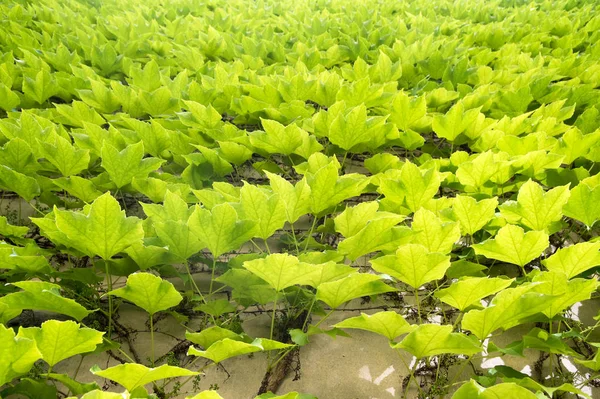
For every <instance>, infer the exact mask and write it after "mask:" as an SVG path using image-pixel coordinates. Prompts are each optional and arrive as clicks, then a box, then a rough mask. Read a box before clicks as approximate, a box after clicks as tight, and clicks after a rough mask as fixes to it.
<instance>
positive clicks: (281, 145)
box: [249, 119, 308, 155]
mask: <svg viewBox="0 0 600 399" xmlns="http://www.w3.org/2000/svg"><path fill="white" fill-rule="evenodd" d="M261 123H262V125H263V128H264V129H265V131H264V132H262V131H260V130H257V131H255V132H252V133H250V134H249V137H250V143H251V144H252V145H253V146H254V147H257V148H260V149H262V150H264V151H266V152H267V153H269V154H283V155H290V154H292V153H293V152H294V151H295V150H296V149H297V148H298V147H300V146H301V145H302V142H303V140H304V138H305V137H308V133H307V132H305V131H304V130H302V129H300V128H299V127H298V126H297V125H295V124H293V123H292V124H290V125H288V126H283V125H282V124H281V123H279V122H277V121H274V120H270V119H261Z"/></svg>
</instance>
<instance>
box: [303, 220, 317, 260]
mask: <svg viewBox="0 0 600 399" xmlns="http://www.w3.org/2000/svg"><path fill="white" fill-rule="evenodd" d="M316 224H317V215H314V219H313V222H312V225H311V226H310V230H309V231H308V236H307V237H306V243H305V244H304V252H306V250H307V249H308V244H309V242H310V237H311V236H312V233H313V230H314V229H315V225H316Z"/></svg>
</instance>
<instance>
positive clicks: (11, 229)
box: [0, 216, 29, 237]
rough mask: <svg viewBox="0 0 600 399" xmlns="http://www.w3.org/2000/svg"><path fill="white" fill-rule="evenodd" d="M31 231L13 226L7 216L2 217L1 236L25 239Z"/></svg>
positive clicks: (0, 217)
mask: <svg viewBox="0 0 600 399" xmlns="http://www.w3.org/2000/svg"><path fill="white" fill-rule="evenodd" d="M28 231H29V227H27V226H13V225H12V224H9V223H8V219H7V218H6V216H0V235H3V236H4V237H23V236H24V235H25V234H27V232H28Z"/></svg>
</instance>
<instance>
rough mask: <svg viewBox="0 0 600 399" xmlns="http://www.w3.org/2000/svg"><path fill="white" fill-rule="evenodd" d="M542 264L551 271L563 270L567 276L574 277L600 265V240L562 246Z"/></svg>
mask: <svg viewBox="0 0 600 399" xmlns="http://www.w3.org/2000/svg"><path fill="white" fill-rule="evenodd" d="M542 264H543V265H544V266H546V269H548V270H550V271H556V272H562V273H564V274H565V275H566V276H567V278H573V277H575V276H577V275H579V274H581V273H583V272H585V271H587V270H589V269H591V268H593V267H596V266H599V265H600V242H580V243H578V244H575V245H571V246H569V247H566V248H560V249H558V250H557V251H556V252H555V253H554V254H553V255H552V256H550V257H549V258H546V259H544V260H543V261H542Z"/></svg>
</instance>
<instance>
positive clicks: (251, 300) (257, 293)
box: [215, 269, 277, 306]
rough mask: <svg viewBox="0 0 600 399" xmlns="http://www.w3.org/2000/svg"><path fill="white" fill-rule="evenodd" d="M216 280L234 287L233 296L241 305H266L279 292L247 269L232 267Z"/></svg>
mask: <svg viewBox="0 0 600 399" xmlns="http://www.w3.org/2000/svg"><path fill="white" fill-rule="evenodd" d="M215 281H218V282H221V283H224V284H227V285H228V286H230V287H231V288H233V292H232V295H233V298H234V299H235V301H236V302H238V303H240V304H241V305H245V306H249V305H252V304H255V303H258V304H261V305H265V304H267V303H269V302H273V301H274V300H275V298H276V297H277V292H276V291H275V290H274V289H273V288H271V286H270V285H269V284H267V283H266V282H265V281H264V280H263V279H261V278H260V277H258V276H256V275H255V274H252V273H250V272H249V271H248V270H245V269H230V270H228V271H227V272H226V273H225V274H223V275H222V276H220V277H219V278H217V279H216V280H215Z"/></svg>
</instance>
